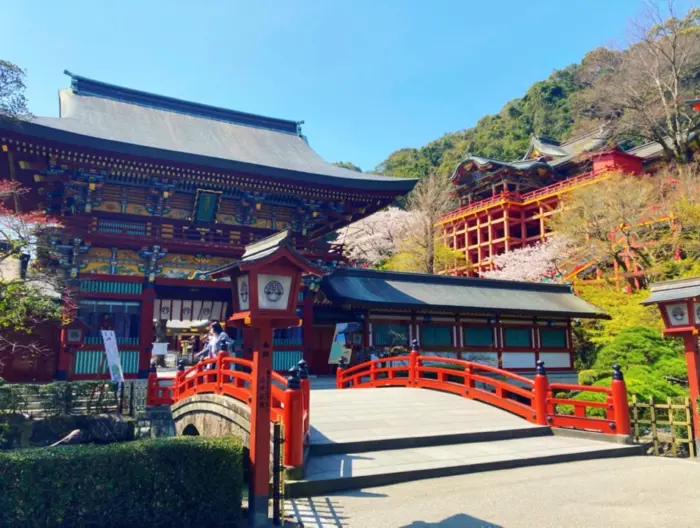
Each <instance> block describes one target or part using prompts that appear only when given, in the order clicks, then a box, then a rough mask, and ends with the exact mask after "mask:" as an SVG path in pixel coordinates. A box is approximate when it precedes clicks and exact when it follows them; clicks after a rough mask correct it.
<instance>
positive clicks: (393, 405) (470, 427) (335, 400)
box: [311, 381, 536, 445]
mask: <svg viewBox="0 0 700 528" xmlns="http://www.w3.org/2000/svg"><path fill="white" fill-rule="evenodd" d="M311 383H312V385H311V387H312V394H311V427H312V429H311V444H312V445H314V444H327V443H344V442H357V441H365V440H380V439H391V438H408V437H427V436H439V435H449V434H460V433H477V432H485V431H503V430H513V429H527V428H532V427H536V426H534V425H532V424H530V423H529V422H526V421H525V420H523V419H522V418H520V417H518V416H515V415H512V414H509V413H507V412H504V411H502V410H500V409H496V408H494V407H491V406H489V405H486V404H483V403H479V402H476V401H473V400H468V399H466V398H460V397H459V396H457V395H455V394H448V393H444V392H436V391H430V390H425V389H408V388H382V389H374V388H369V389H345V390H313V387H314V384H313V383H314V382H313V381H312V382H311Z"/></svg>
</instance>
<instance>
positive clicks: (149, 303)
mask: <svg viewBox="0 0 700 528" xmlns="http://www.w3.org/2000/svg"><path fill="white" fill-rule="evenodd" d="M149 286H150V285H149ZM149 286H146V287H145V288H144V290H143V297H142V299H141V338H140V340H141V345H140V348H139V373H138V376H139V378H140V379H141V378H147V377H148V371H149V370H150V368H151V347H152V343H153V304H154V301H155V297H156V292H155V290H154V289H153V288H152V287H149Z"/></svg>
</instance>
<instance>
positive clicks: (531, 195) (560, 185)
mask: <svg viewBox="0 0 700 528" xmlns="http://www.w3.org/2000/svg"><path fill="white" fill-rule="evenodd" d="M614 172H615V168H614V167H605V168H603V169H598V170H595V171H590V172H586V173H585V174H580V175H578V176H574V177H573V178H568V179H566V180H562V181H558V182H556V183H552V184H551V185H547V186H545V187H540V188H539V189H534V190H532V191H528V192H526V193H523V194H520V193H518V192H510V191H502V192H500V193H498V194H496V195H495V196H489V197H488V198H484V199H482V200H478V201H476V202H472V203H470V204H468V205H464V206H462V207H460V208H458V209H454V210H452V211H448V212H446V213H444V214H442V215H441V216H440V217H439V218H438V223H445V222H448V221H449V220H455V219H457V218H458V217H460V216H463V215H464V214H466V213H469V212H472V211H475V210H477V209H481V208H482V207H487V206H489V205H495V204H498V203H499V202H501V201H503V200H510V201H511V202H514V203H518V204H525V203H527V202H530V201H533V200H536V199H537V198H541V197H542V196H547V195H549V194H552V193H556V192H559V191H562V190H564V189H568V188H570V187H575V186H576V185H578V184H581V183H584V182H586V181H589V180H590V181H595V180H597V179H598V177H599V176H601V175H604V174H607V173H614Z"/></svg>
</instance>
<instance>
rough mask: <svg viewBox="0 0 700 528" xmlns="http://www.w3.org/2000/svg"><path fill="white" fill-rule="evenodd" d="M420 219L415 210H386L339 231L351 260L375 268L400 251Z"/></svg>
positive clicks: (393, 208) (391, 208) (390, 208)
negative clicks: (401, 245) (402, 243)
mask: <svg viewBox="0 0 700 528" xmlns="http://www.w3.org/2000/svg"><path fill="white" fill-rule="evenodd" d="M419 222H420V216H419V215H418V213H416V212H415V211H404V210H403V209H399V208H398V207H389V208H388V209H384V210H383V211H379V212H378V213H374V214H373V215H370V216H368V217H366V218H363V219H362V220H360V221H359V222H355V223H353V224H350V225H349V226H347V227H344V228H343V229H341V230H340V231H338V238H337V241H338V242H340V243H341V244H343V246H344V251H345V255H346V256H347V257H348V258H349V259H350V261H352V262H355V263H359V264H365V265H368V266H378V265H381V264H382V263H384V262H386V261H387V260H388V259H390V258H391V257H392V256H394V255H395V254H397V253H399V252H400V244H401V242H402V241H405V240H407V239H408V238H409V237H410V235H411V233H413V232H415V231H417V230H418V226H419Z"/></svg>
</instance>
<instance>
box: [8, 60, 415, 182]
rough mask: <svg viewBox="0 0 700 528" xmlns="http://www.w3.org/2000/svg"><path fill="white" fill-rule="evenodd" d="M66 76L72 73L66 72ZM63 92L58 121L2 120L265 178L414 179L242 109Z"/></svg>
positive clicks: (75, 88)
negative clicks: (359, 161)
mask: <svg viewBox="0 0 700 528" xmlns="http://www.w3.org/2000/svg"><path fill="white" fill-rule="evenodd" d="M66 73H68V72H66ZM68 74H69V75H70V76H71V88H70V89H62V90H60V91H59V100H60V117H58V118H51V117H37V118H33V119H31V120H29V121H20V122H16V121H14V122H10V121H5V122H0V128H5V129H7V128H9V129H11V130H14V131H15V132H18V133H21V134H24V135H28V136H33V137H37V138H39V139H44V140H55V141H60V142H63V143H67V144H72V145H75V146H80V147H88V148H96V149H100V150H107V151H112V152H115V153H125V154H131V155H135V156H145V157H150V158H156V159H165V160H168V161H173V162H181V163H189V164H194V165H201V166H207V167H212V168H218V169H223V170H235V171H240V172H246V173H250V174H257V175H261V176H268V177H274V178H280V179H287V180H293V181H294V182H301V181H304V182H308V183H312V184H318V185H326V186H337V187H341V188H347V189H360V190H381V191H384V192H388V193H396V194H403V193H406V192H408V191H410V190H411V189H412V188H413V187H414V186H415V184H416V180H409V179H403V178H393V177H391V176H384V175H378V174H373V173H362V172H356V171H353V170H349V169H344V168H341V167H337V166H335V165H332V164H331V163H328V162H326V161H325V160H324V159H323V158H321V156H319V155H318V154H317V153H316V152H315V151H314V150H313V149H312V148H311V147H310V146H309V144H308V142H307V140H306V138H305V137H304V136H302V135H301V122H299V121H293V120H286V119H276V118H270V117H265V116H259V115H255V114H248V113H245V112H237V111H233V110H227V109H222V108H216V107H213V106H209V105H203V104H198V103H192V102H188V101H182V100H179V99H173V98H170V97H164V96H161V95H155V94H150V93H147V92H142V91H139V90H132V89H129V88H122V87H119V86H114V85H111V84H107V83H103V82H100V81H94V80H91V79H87V78H85V77H81V76H78V75H73V74H70V73H68Z"/></svg>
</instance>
